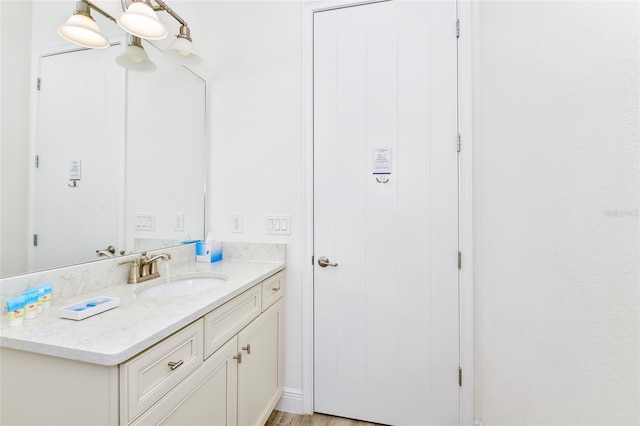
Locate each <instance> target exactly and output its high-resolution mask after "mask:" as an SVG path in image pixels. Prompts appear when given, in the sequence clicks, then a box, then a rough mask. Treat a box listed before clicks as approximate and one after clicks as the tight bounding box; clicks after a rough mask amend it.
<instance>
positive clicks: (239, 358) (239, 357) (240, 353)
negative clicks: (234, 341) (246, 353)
mask: <svg viewBox="0 0 640 426" xmlns="http://www.w3.org/2000/svg"><path fill="white" fill-rule="evenodd" d="M233 359H237V360H238V364H242V352H238V355H235V356H234V357H233Z"/></svg>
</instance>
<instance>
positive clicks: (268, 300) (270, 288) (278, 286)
mask: <svg viewBox="0 0 640 426" xmlns="http://www.w3.org/2000/svg"><path fill="white" fill-rule="evenodd" d="M283 295H284V271H281V272H278V273H277V274H275V275H273V276H271V277H269V278H267V279H266V280H264V281H263V282H262V310H263V311H264V310H266V309H267V308H268V307H269V306H271V305H273V304H274V303H275V302H276V301H277V300H279V299H280V298H281V297H282V296H283Z"/></svg>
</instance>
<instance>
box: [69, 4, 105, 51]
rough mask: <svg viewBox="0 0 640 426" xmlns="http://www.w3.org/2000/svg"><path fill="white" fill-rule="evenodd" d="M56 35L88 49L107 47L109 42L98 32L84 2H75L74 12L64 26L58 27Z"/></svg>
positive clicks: (98, 29) (87, 5)
mask: <svg viewBox="0 0 640 426" xmlns="http://www.w3.org/2000/svg"><path fill="white" fill-rule="evenodd" d="M96 10H97V9H96ZM58 34H59V35H60V37H62V38H63V39H65V40H67V41H70V42H71V43H75V44H79V45H80V46H83V47H88V48H90V49H105V48H107V47H109V40H107V39H106V37H105V36H103V35H102V33H101V32H100V28H98V24H96V21H95V20H94V19H93V18H92V17H91V9H90V7H89V4H88V3H86V2H84V1H79V2H76V11H75V12H74V13H73V15H71V17H70V18H69V19H68V20H67V22H66V23H65V24H64V25H60V26H59V27H58Z"/></svg>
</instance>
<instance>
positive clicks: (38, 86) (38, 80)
mask: <svg viewBox="0 0 640 426" xmlns="http://www.w3.org/2000/svg"><path fill="white" fill-rule="evenodd" d="M41 85H42V80H41V79H40V77H38V78H37V79H36V89H37V90H40V87H41Z"/></svg>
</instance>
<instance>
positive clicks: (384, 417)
mask: <svg viewBox="0 0 640 426" xmlns="http://www.w3.org/2000/svg"><path fill="white" fill-rule="evenodd" d="M455 19H456V11H455V2H385V3H376V4H370V5H366V6H357V7H349V8H343V9H337V10H331V11H325V12H319V13H316V14H315V18H314V255H315V258H316V259H317V258H318V257H320V256H327V257H328V258H329V259H330V261H331V262H337V263H338V266H336V267H331V266H329V267H326V268H322V267H320V266H318V265H317V264H316V266H315V267H314V268H315V271H314V289H315V290H314V291H315V295H314V300H315V302H314V303H315V308H314V310H315V344H314V346H315V355H314V359H315V367H314V368H315V411H317V412H323V413H328V414H334V415H339V416H344V417H351V418H358V419H363V420H368V421H375V422H379V423H388V424H420V425H426V424H457V423H458V418H459V414H458V412H459V410H458V398H459V389H458V384H457V372H458V365H459V354H458V347H459V344H458V270H457V251H458V233H457V229H458V223H457V209H458V205H457V149H456V134H457V130H456V128H457V127H456V126H457V123H456V36H455ZM380 148H390V152H391V155H390V161H389V163H390V167H391V173H390V174H387V175H375V174H374V171H376V170H375V168H374V153H375V150H376V149H380ZM384 179H388V181H387V182H386V183H383V182H384Z"/></svg>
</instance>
